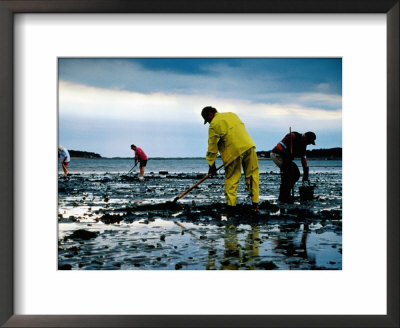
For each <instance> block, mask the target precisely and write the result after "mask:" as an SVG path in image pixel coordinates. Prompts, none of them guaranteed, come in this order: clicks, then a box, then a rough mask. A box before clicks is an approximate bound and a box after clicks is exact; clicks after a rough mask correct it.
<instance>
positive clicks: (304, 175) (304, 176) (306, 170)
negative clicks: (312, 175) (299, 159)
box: [303, 167, 309, 182]
mask: <svg viewBox="0 0 400 328" xmlns="http://www.w3.org/2000/svg"><path fill="white" fill-rule="evenodd" d="M308 171H309V168H308V167H303V182H304V181H308Z"/></svg>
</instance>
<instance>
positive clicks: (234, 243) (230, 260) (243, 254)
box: [221, 225, 260, 270]
mask: <svg viewBox="0 0 400 328" xmlns="http://www.w3.org/2000/svg"><path fill="white" fill-rule="evenodd" d="M259 232H260V227H257V226H254V227H251V230H250V231H249V232H248V234H247V237H246V240H245V244H244V247H243V249H242V247H241V246H240V244H239V238H238V231H237V227H235V226H234V225H230V226H227V227H226V230H225V236H224V241H225V251H224V260H223V261H222V262H221V270H238V269H240V268H245V269H250V270H255V269H256V267H255V266H254V260H255V258H257V257H258V256H259V246H260V239H259Z"/></svg>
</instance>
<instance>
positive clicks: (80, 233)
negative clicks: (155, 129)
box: [58, 170, 342, 270]
mask: <svg viewBox="0 0 400 328" xmlns="http://www.w3.org/2000/svg"><path fill="white" fill-rule="evenodd" d="M203 176H204V173H202V174H201V173H199V174H197V173H171V174H168V172H167V171H159V172H148V173H146V176H145V179H144V180H142V181H140V180H139V179H138V178H137V176H136V175H127V174H120V173H102V174H100V173H99V174H98V173H74V174H71V175H69V176H68V177H67V178H64V177H63V176H62V175H61V174H60V175H59V182H58V196H59V208H58V212H59V214H58V227H59V229H58V265H59V267H58V269H60V270H70V269H72V270H224V269H226V270H236V269H251V270H254V269H255V270H341V269H342V177H341V170H340V171H339V172H338V171H337V170H333V171H332V172H330V171H324V172H316V173H313V175H312V182H313V183H315V186H316V187H315V190H314V198H313V199H312V200H309V201H301V200H300V198H299V197H298V196H299V192H298V188H299V186H301V182H298V183H297V184H296V190H295V191H296V194H295V196H297V197H296V198H295V201H294V202H293V204H283V203H280V202H279V201H278V200H277V195H278V193H279V182H280V176H279V174H278V173H276V172H264V173H261V174H260V206H259V207H260V212H259V213H258V214H255V213H253V212H252V210H251V208H250V203H251V201H250V200H249V198H248V194H247V191H246V188H245V184H244V178H243V177H242V180H241V181H240V184H239V188H238V206H237V212H236V214H235V215H234V216H228V215H227V214H226V205H225V197H224V180H223V174H219V175H217V176H216V177H212V178H209V179H207V180H205V181H204V182H203V183H202V184H200V185H199V186H198V187H197V188H195V189H194V190H192V191H191V192H190V193H188V194H187V195H186V196H185V197H184V198H182V199H180V200H178V201H177V202H176V203H174V202H172V201H173V200H174V199H175V197H176V196H178V195H179V194H181V193H182V192H183V191H185V190H186V189H187V188H188V187H190V186H191V185H193V184H195V183H196V182H197V181H199V180H200V179H201V178H202V177H203Z"/></svg>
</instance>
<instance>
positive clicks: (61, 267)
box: [58, 264, 72, 270]
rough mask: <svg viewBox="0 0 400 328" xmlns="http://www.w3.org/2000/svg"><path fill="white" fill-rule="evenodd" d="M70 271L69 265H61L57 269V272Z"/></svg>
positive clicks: (70, 266)
mask: <svg viewBox="0 0 400 328" xmlns="http://www.w3.org/2000/svg"><path fill="white" fill-rule="evenodd" d="M71 269H72V265H71V264H63V265H60V266H59V267H58V270H71Z"/></svg>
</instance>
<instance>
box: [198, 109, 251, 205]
mask: <svg viewBox="0 0 400 328" xmlns="http://www.w3.org/2000/svg"><path fill="white" fill-rule="evenodd" d="M218 151H219V153H220V154H221V158H222V161H223V162H224V166H225V195H226V200H227V203H228V205H232V206H234V205H236V194H237V192H236V191H237V187H238V184H239V179H240V174H241V167H242V166H243V170H244V173H245V177H246V185H247V187H248V189H249V192H250V195H251V197H252V201H253V203H258V188H259V187H258V186H259V170H258V161H257V154H256V151H255V144H254V142H253V140H252V139H251V137H250V135H249V134H248V132H247V130H246V128H245V126H244V124H243V122H242V121H241V120H240V119H239V117H238V116H237V115H236V114H234V113H215V115H214V118H213V120H212V121H211V123H210V127H209V129H208V150H207V155H206V160H207V162H208V164H209V165H212V164H214V162H215V159H216V158H217V154H218Z"/></svg>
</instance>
